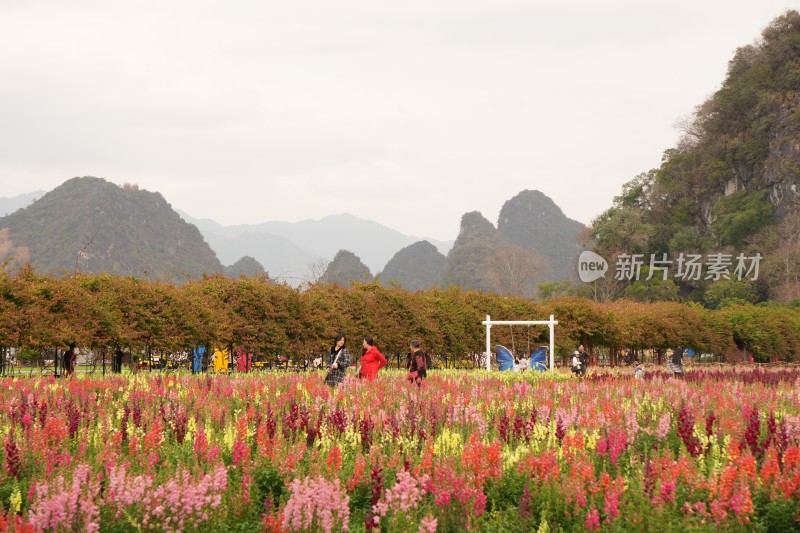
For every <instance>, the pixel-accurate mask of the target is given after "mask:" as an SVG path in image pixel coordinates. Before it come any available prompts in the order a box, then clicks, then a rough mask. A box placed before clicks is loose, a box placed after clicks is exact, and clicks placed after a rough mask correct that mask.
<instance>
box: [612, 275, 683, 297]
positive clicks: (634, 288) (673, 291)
mask: <svg viewBox="0 0 800 533" xmlns="http://www.w3.org/2000/svg"><path fill="white" fill-rule="evenodd" d="M649 276H650V268H649V267H643V268H642V272H641V276H640V278H639V279H638V280H636V281H634V282H633V283H631V284H630V285H628V286H627V287H625V291H624V294H625V297H626V298H630V299H631V300H636V301H638V302H665V301H672V300H677V299H678V291H679V288H678V285H676V284H675V282H674V281H673V280H671V279H663V275H661V274H655V275H653V276H652V277H651V278H650V279H647V278H648V277H649Z"/></svg>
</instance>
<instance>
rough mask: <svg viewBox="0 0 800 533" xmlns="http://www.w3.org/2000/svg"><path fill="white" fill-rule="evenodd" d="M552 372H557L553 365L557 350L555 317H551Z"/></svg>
mask: <svg viewBox="0 0 800 533" xmlns="http://www.w3.org/2000/svg"><path fill="white" fill-rule="evenodd" d="M548 326H550V370H551V371H552V370H555V367H554V365H553V360H554V359H555V358H556V350H555V341H554V338H555V329H556V321H555V320H554V319H553V315H550V324H548Z"/></svg>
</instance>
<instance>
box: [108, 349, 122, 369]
mask: <svg viewBox="0 0 800 533" xmlns="http://www.w3.org/2000/svg"><path fill="white" fill-rule="evenodd" d="M123 357H125V353H124V352H123V351H122V350H121V349H120V348H117V349H116V350H115V351H114V362H113V364H112V365H111V371H112V372H114V373H115V374H119V373H120V372H122V358H123Z"/></svg>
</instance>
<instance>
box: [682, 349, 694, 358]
mask: <svg viewBox="0 0 800 533" xmlns="http://www.w3.org/2000/svg"><path fill="white" fill-rule="evenodd" d="M683 353H684V355H686V357H694V350H692V349H691V348H687V349H686V351H685V352H683Z"/></svg>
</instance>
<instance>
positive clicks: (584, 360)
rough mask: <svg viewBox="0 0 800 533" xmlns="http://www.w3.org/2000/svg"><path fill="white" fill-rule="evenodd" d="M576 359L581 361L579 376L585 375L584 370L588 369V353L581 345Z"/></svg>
mask: <svg viewBox="0 0 800 533" xmlns="http://www.w3.org/2000/svg"><path fill="white" fill-rule="evenodd" d="M578 357H579V358H580V360H581V375H582V376H585V375H586V370H587V369H588V368H589V353H588V352H587V351H586V349H585V348H584V347H583V344H581V345H580V346H578Z"/></svg>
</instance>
